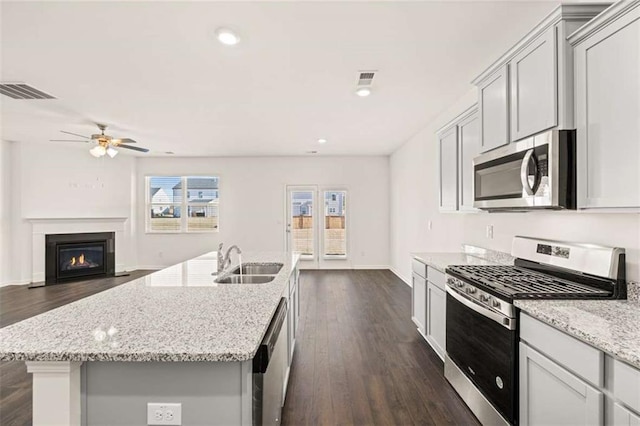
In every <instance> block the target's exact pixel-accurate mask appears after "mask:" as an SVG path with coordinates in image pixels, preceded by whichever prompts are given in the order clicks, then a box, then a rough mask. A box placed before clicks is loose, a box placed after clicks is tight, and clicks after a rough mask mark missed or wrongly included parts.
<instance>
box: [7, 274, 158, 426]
mask: <svg viewBox="0 0 640 426" xmlns="http://www.w3.org/2000/svg"><path fill="white" fill-rule="evenodd" d="M151 272H153V271H148V270H140V271H132V272H131V273H130V276H128V277H111V278H101V279H97V280H90V281H75V282H71V283H66V284H58V285H53V286H46V287H39V288H32V289H30V288H28V286H26V285H10V286H6V287H0V328H1V327H6V326H8V325H11V324H13V323H16V322H18V321H22V320H24V319H27V318H30V317H33V316H36V315H39V314H41V313H43V312H47V311H50V310H52V309H55V308H58V307H60V306H63V305H66V304H68V303H71V302H74V301H76V300H80V299H83V298H85V297H88V296H91V295H93V294H96V293H99V292H101V291H104V290H108V289H110V288H113V287H116V286H119V285H121V284H124V283H126V282H129V281H131V280H134V279H136V278H140V277H142V276H145V275H147V274H150V273H151ZM30 424H31V376H30V375H29V374H27V368H26V366H25V365H24V362H22V361H11V362H0V425H2V426H9V425H11V426H14V425H15V426H23V425H30Z"/></svg>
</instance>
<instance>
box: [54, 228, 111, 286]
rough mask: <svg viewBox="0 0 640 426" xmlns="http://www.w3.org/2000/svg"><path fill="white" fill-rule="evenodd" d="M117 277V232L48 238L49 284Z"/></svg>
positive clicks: (58, 235) (57, 235)
mask: <svg viewBox="0 0 640 426" xmlns="http://www.w3.org/2000/svg"><path fill="white" fill-rule="evenodd" d="M114 274H115V233H114V232H94V233H82V234H49V235H46V236H45V284H58V283H62V282H68V281H75V280H82V279H88V278H99V277H107V276H113V275H114Z"/></svg>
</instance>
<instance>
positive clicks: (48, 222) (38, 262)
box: [26, 217, 129, 283]
mask: <svg viewBox="0 0 640 426" xmlns="http://www.w3.org/2000/svg"><path fill="white" fill-rule="evenodd" d="M128 219H129V218H128V217H75V218H68V217H65V218H53V217H30V218H27V219H26V220H27V221H28V222H30V223H31V228H32V246H31V247H32V253H33V258H32V259H33V260H32V268H31V282H34V283H36V282H41V281H44V278H45V236H46V235H48V234H74V233H79V232H115V235H116V244H115V248H116V273H118V272H122V271H123V270H124V269H125V265H124V262H123V256H124V255H125V252H124V243H125V232H126V222H127V220H128Z"/></svg>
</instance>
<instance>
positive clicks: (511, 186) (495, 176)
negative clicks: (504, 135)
mask: <svg viewBox="0 0 640 426" xmlns="http://www.w3.org/2000/svg"><path fill="white" fill-rule="evenodd" d="M575 139H576V133H575V130H549V131H546V132H544V133H540V134H537V135H535V136H531V137H529V138H526V139H523V140H521V141H518V142H514V143H510V144H509V145H507V146H504V147H502V148H497V149H495V150H493V151H489V152H487V153H485V154H482V155H480V156H478V157H476V158H474V159H473V192H474V200H473V206H474V207H476V208H479V209H483V210H494V211H495V210H533V209H575V208H576V140H575Z"/></svg>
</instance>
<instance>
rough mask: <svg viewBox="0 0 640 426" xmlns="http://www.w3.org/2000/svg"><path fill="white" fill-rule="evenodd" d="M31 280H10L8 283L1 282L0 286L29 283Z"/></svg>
mask: <svg viewBox="0 0 640 426" xmlns="http://www.w3.org/2000/svg"><path fill="white" fill-rule="evenodd" d="M29 284H31V281H8V282H6V283H1V284H0V287H6V286H8V285H29Z"/></svg>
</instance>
